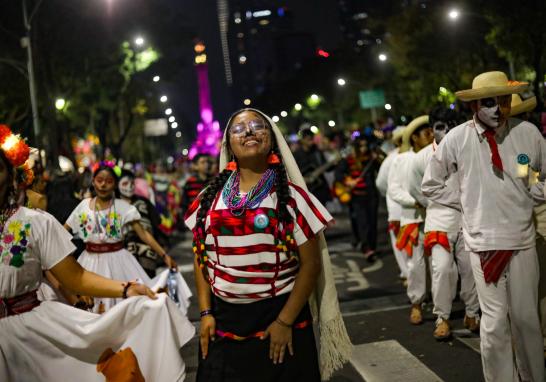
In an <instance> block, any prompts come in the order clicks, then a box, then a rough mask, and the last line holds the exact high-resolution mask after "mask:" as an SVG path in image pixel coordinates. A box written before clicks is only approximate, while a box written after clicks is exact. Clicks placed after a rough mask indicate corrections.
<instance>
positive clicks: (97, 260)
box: [78, 249, 192, 314]
mask: <svg viewBox="0 0 546 382" xmlns="http://www.w3.org/2000/svg"><path fill="white" fill-rule="evenodd" d="M78 262H79V263H80V265H81V266H82V267H83V268H85V269H87V270H88V271H91V272H94V273H96V274H98V275H101V276H103V277H106V278H109V279H114V280H121V281H134V280H137V281H138V282H141V283H143V284H146V285H147V286H148V287H150V288H152V289H153V290H154V291H157V290H158V289H160V288H164V287H165V285H166V284H167V276H168V274H169V270H165V271H163V272H162V273H160V274H159V275H157V276H156V277H155V278H153V279H150V278H149V277H148V275H147V274H146V272H145V271H144V269H143V268H142V266H141V265H140V264H139V263H138V261H137V260H136V259H135V257H134V256H133V254H132V253H131V252H129V251H128V250H126V249H121V250H119V251H115V252H106V253H90V252H87V251H84V252H83V253H82V254H81V255H80V257H79V258H78ZM177 287H178V298H179V301H180V304H179V305H180V306H179V308H180V310H181V311H182V313H183V314H186V313H187V310H188V306H189V303H190V297H191V296H192V293H191V290H190V288H189V287H188V284H187V283H186V281H185V280H184V278H183V277H182V275H180V274H179V273H178V274H177ZM121 301H123V299H121V298H102V297H95V306H94V308H93V312H95V313H98V312H99V309H104V311H107V310H108V309H111V308H112V307H113V306H114V305H116V304H118V303H120V302H121ZM101 303H102V307H100V305H101Z"/></svg>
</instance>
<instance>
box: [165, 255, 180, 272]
mask: <svg viewBox="0 0 546 382" xmlns="http://www.w3.org/2000/svg"><path fill="white" fill-rule="evenodd" d="M163 261H164V262H165V265H167V267H168V268H169V269H178V266H177V265H176V261H174V259H173V258H172V257H171V256H169V255H165V256H163Z"/></svg>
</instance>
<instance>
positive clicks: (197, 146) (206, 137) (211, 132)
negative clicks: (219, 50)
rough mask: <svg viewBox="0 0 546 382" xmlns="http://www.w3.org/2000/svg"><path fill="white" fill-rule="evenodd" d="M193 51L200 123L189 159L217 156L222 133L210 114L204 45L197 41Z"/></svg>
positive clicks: (211, 113)
mask: <svg viewBox="0 0 546 382" xmlns="http://www.w3.org/2000/svg"><path fill="white" fill-rule="evenodd" d="M194 50H195V69H196V71H197V85H198V89H199V115H200V116H201V121H200V122H199V123H198V124H197V139H196V141H195V142H194V143H193V145H192V147H191V149H190V152H189V157H190V158H193V157H194V156H195V155H196V154H200V153H204V154H210V155H213V156H217V155H218V154H219V153H220V143H221V139H222V133H221V132H220V124H219V123H218V121H214V115H213V112H212V104H211V101H210V86H209V76H208V65H207V54H206V51H205V44H203V42H201V41H198V42H197V43H196V44H195V46H194Z"/></svg>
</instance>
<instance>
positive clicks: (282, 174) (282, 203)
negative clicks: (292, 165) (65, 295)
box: [274, 150, 293, 248]
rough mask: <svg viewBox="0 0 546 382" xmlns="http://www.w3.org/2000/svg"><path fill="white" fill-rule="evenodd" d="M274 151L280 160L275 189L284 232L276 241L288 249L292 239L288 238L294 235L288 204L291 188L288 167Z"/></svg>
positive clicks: (277, 167) (280, 222)
mask: <svg viewBox="0 0 546 382" xmlns="http://www.w3.org/2000/svg"><path fill="white" fill-rule="evenodd" d="M276 151H277V150H274V152H275V154H277V156H278V157H279V159H280V163H279V164H276V165H275V167H276V170H277V171H276V178H275V189H276V193H277V199H278V201H277V206H278V214H279V216H278V220H279V224H280V225H282V228H283V229H282V231H281V233H280V237H277V238H276V239H278V240H280V241H281V244H282V245H285V246H287V247H289V248H290V247H291V246H289V245H288V244H289V242H290V239H291V238H289V237H288V236H290V235H292V234H293V218H292V215H290V212H288V203H289V201H290V186H289V183H288V176H287V175H286V167H285V166H284V163H283V161H282V157H281V155H280V154H279V153H277V152H276Z"/></svg>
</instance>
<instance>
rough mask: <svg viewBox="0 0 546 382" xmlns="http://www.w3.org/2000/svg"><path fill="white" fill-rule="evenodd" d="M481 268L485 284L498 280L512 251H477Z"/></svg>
mask: <svg viewBox="0 0 546 382" xmlns="http://www.w3.org/2000/svg"><path fill="white" fill-rule="evenodd" d="M478 253H479V255H480V261H481V265H482V270H483V277H484V279H485V282H486V283H487V284H489V283H491V282H493V283H496V282H497V281H499V279H500V277H501V275H502V272H504V269H506V266H507V265H508V263H509V262H510V259H511V258H512V255H513V254H514V251H510V250H496V251H484V252H478Z"/></svg>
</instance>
